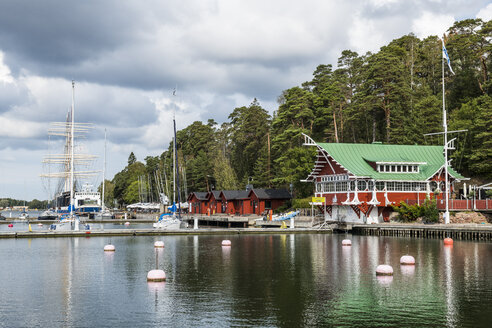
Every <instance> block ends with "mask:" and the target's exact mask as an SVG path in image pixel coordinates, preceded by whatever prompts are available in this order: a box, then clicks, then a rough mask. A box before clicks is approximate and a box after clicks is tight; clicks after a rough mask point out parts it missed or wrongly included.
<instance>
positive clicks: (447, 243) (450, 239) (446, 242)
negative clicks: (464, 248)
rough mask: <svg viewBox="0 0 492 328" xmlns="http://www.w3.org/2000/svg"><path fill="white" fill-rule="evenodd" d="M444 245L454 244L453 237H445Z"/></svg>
mask: <svg viewBox="0 0 492 328" xmlns="http://www.w3.org/2000/svg"><path fill="white" fill-rule="evenodd" d="M444 245H453V239H452V238H449V237H448V238H444Z"/></svg>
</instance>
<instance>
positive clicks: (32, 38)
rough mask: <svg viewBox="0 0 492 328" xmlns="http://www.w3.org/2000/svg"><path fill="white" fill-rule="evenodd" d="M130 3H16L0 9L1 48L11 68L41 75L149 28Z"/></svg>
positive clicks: (51, 0)
mask: <svg viewBox="0 0 492 328" xmlns="http://www.w3.org/2000/svg"><path fill="white" fill-rule="evenodd" d="M133 4H134V3H133V2H128V1H55V0H44V1H28V2H26V1H16V0H4V1H2V2H1V4H0V42H1V45H2V49H3V50H4V51H5V52H6V53H7V58H6V59H7V63H8V64H9V66H11V68H13V69H16V68H17V69H18V68H19V67H26V68H28V69H30V70H31V71H34V72H38V73H40V72H44V73H45V74H46V73H47V75H49V70H50V69H51V68H53V67H56V66H62V67H67V66H70V65H76V64H79V63H81V62H83V61H86V60H90V59H92V58H94V57H96V56H97V55H98V54H100V53H102V52H107V51H112V50H114V49H116V48H117V47H119V46H121V45H122V44H125V43H131V42H133V41H135V39H136V38H137V37H138V35H139V32H140V31H142V30H143V29H146V28H148V27H149V26H148V24H146V20H145V19H143V17H142V18H141V19H138V20H137V19H135V17H138V13H139V12H140V10H139V6H136V5H133Z"/></svg>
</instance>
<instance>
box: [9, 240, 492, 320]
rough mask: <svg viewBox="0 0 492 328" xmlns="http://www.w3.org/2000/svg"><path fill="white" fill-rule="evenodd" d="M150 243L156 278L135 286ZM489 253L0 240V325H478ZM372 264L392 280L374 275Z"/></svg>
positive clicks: (322, 244)
mask: <svg viewBox="0 0 492 328" xmlns="http://www.w3.org/2000/svg"><path fill="white" fill-rule="evenodd" d="M347 237H348V238H350V239H351V240H352V246H351V247H342V246H341V241H342V239H345V238H347ZM223 239H230V240H231V241H232V247H230V248H225V247H222V246H221V241H222V240H223ZM156 240H163V241H164V243H165V248H164V249H161V250H159V251H158V252H159V253H158V258H159V267H160V268H161V269H163V270H164V271H165V272H166V275H167V281H166V282H164V283H148V282H147V281H146V275H147V272H148V271H149V270H151V269H153V268H154V267H155V265H156V263H155V259H156V253H155V252H156V250H155V249H154V247H153V244H154V241H156ZM108 243H112V244H113V245H115V247H116V252H114V253H105V252H103V247H104V245H106V244H108ZM407 252H408V253H409V254H411V255H413V256H414V257H415V259H416V265H415V267H408V266H407V267H405V266H400V264H399V259H400V257H401V256H402V255H405V254H407ZM491 255H492V244H491V243H480V242H466V241H455V243H454V246H452V247H448V246H444V245H443V243H442V241H441V240H437V239H408V238H398V237H375V236H350V235H348V236H346V235H336V234H335V235H331V234H292V235H287V234H285V235H228V236H223V235H222V236H211V235H204V236H192V235H191V236H155V237H154V236H152V237H142V236H140V237H112V238H109V237H99V238H94V237H92V238H89V237H88V238H46V239H44V238H35V239H3V240H0V263H1V264H2V269H1V270H0V286H1V291H2V292H1V293H0V327H26V326H28V327H36V326H39V327H48V326H49V327H115V326H118V327H161V326H165V327H231V326H249V327H301V326H309V327H311V326H328V327H330V326H337V327H488V326H489V325H490V322H492V312H490V308H491V307H492V279H490V277H491V276H492V261H491V260H490V258H491ZM383 263H385V264H390V265H392V266H393V269H394V276H393V277H383V278H379V277H376V276H375V269H376V267H377V265H379V264H383Z"/></svg>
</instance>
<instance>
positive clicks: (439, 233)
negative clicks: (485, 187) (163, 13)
mask: <svg viewBox="0 0 492 328" xmlns="http://www.w3.org/2000/svg"><path fill="white" fill-rule="evenodd" d="M346 230H348V231H351V232H352V234H357V235H370V236H397V237H413V238H439V239H444V238H446V237H450V238H453V239H456V240H471V241H490V240H492V226H490V225H478V224H476V225H475V224H466V225H462V224H447V225H444V224H436V225H428V224H415V225H410V224H387V223H385V224H371V225H363V224H359V225H358V224H354V225H352V226H350V225H348V226H347V227H346Z"/></svg>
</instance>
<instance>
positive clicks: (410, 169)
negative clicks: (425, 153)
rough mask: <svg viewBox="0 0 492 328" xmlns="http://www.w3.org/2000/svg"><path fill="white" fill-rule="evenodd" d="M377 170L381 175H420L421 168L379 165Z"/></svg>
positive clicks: (401, 165) (415, 166) (404, 165)
mask: <svg viewBox="0 0 492 328" xmlns="http://www.w3.org/2000/svg"><path fill="white" fill-rule="evenodd" d="M377 170H378V172H381V173H418V172H419V166H418V165H414V164H398V165H396V164H395V165H393V164H384V165H383V164H378V165H377Z"/></svg>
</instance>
